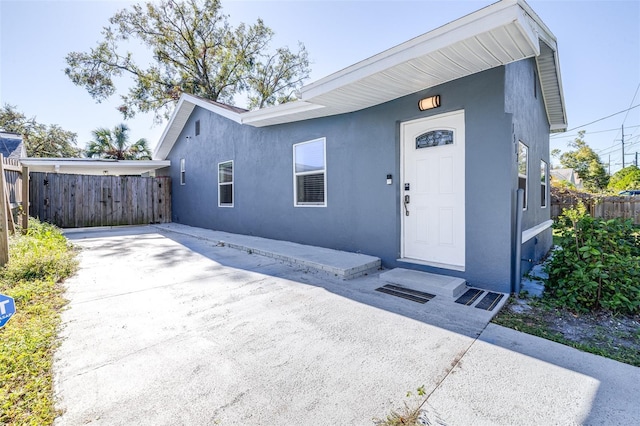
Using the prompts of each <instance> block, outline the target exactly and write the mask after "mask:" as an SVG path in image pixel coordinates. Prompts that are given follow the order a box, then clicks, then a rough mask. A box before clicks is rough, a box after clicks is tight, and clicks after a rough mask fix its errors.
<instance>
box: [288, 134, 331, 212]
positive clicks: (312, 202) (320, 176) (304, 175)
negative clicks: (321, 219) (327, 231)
mask: <svg viewBox="0 0 640 426" xmlns="http://www.w3.org/2000/svg"><path fill="white" fill-rule="evenodd" d="M325 145H326V139H325V138H320V139H314V140H311V141H307V142H301V143H298V144H295V145H293V203H294V205H295V206H299V207H326V205H327V173H326V171H327V169H326V161H325V159H326V147H325Z"/></svg>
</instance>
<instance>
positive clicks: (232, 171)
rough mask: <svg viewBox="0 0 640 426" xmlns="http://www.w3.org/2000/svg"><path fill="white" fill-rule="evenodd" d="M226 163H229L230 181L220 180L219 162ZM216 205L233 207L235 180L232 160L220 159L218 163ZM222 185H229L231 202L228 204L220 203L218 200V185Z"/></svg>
mask: <svg viewBox="0 0 640 426" xmlns="http://www.w3.org/2000/svg"><path fill="white" fill-rule="evenodd" d="M227 163H231V182H220V165H221V164H227ZM217 172H218V207H233V205H234V203H235V201H236V193H235V192H236V188H235V185H234V181H235V178H236V177H235V170H234V167H233V160H228V161H221V162H219V163H218V170H217ZM222 185H231V203H230V204H222V203H221V202H220V187H221V186H222Z"/></svg>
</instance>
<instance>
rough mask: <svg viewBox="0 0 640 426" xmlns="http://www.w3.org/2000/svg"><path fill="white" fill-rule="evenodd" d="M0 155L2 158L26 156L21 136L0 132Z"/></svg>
mask: <svg viewBox="0 0 640 426" xmlns="http://www.w3.org/2000/svg"><path fill="white" fill-rule="evenodd" d="M0 154H2V155H3V156H4V158H15V159H19V158H21V157H26V156H27V150H26V148H25V146H24V142H23V141H22V135H20V134H18V133H11V132H0Z"/></svg>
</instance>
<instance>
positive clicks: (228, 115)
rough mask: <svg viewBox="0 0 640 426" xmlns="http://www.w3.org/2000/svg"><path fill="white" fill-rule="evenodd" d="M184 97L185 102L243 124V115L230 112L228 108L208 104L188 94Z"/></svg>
mask: <svg viewBox="0 0 640 426" xmlns="http://www.w3.org/2000/svg"><path fill="white" fill-rule="evenodd" d="M182 97H184V99H185V101H187V102H189V103H192V104H194V105H197V106H199V107H202V108H204V109H207V110H209V111H211V112H215V113H216V114H218V115H221V116H223V117H224V118H228V119H229V120H232V121H235V122H236V123H238V124H241V123H242V119H241V114H239V113H237V112H234V111H231V110H228V109H226V108H222V107H221V106H218V105H216V104H213V103H211V102H208V101H206V100H205V99H202V98H198V97H196V96H193V95H189V94H188V93H184V94H183V95H182Z"/></svg>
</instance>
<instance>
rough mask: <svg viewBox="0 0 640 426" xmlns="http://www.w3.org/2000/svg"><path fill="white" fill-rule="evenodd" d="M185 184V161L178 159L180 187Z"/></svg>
mask: <svg viewBox="0 0 640 426" xmlns="http://www.w3.org/2000/svg"><path fill="white" fill-rule="evenodd" d="M186 184H187V169H186V165H185V159H184V158H181V159H180V185H186Z"/></svg>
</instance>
